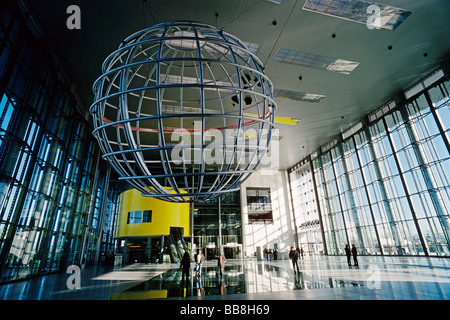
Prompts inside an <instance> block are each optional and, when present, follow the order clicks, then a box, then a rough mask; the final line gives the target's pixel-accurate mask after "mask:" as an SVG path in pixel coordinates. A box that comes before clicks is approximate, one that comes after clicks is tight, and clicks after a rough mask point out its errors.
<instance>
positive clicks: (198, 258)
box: [195, 249, 205, 277]
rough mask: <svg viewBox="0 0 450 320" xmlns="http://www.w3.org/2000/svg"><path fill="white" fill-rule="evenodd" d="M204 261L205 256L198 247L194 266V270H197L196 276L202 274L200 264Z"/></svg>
mask: <svg viewBox="0 0 450 320" xmlns="http://www.w3.org/2000/svg"><path fill="white" fill-rule="evenodd" d="M204 261H205V256H204V255H203V253H202V250H201V249H198V251H197V256H196V257H195V262H196V263H197V264H196V266H195V271H196V272H197V277H201V276H202V264H203V262H204Z"/></svg>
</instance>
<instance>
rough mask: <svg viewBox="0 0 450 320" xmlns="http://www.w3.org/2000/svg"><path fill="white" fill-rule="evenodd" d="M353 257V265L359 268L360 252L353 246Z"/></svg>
mask: <svg viewBox="0 0 450 320" xmlns="http://www.w3.org/2000/svg"><path fill="white" fill-rule="evenodd" d="M352 255H353V263H354V265H355V266H358V252H357V251H356V247H355V245H354V244H352Z"/></svg>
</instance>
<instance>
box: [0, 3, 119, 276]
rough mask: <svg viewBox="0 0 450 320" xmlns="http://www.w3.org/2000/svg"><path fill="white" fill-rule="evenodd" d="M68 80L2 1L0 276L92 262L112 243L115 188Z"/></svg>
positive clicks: (17, 14) (19, 17)
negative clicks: (110, 188)
mask: <svg viewBox="0 0 450 320" xmlns="http://www.w3.org/2000/svg"><path fill="white" fill-rule="evenodd" d="M69 86H70V83H69V82H68V81H66V80H65V78H64V76H63V74H62V73H61V70H60V69H59V68H58V67H57V65H56V63H55V61H54V59H53V58H52V57H51V56H50V55H49V54H47V53H46V48H45V42H44V41H42V40H41V39H39V38H36V37H35V36H33V35H32V34H31V33H30V31H29V30H28V28H27V23H26V22H25V21H24V20H22V14H21V12H20V10H19V8H18V7H14V5H11V6H10V8H3V9H1V12H0V270H1V275H0V281H9V280H15V279H20V278H26V277H29V276H32V275H38V274H45V273H49V272H54V271H58V270H65V269H66V268H67V266H69V265H72V264H91V263H93V261H94V259H95V258H96V255H98V253H99V248H101V249H102V250H108V249H109V250H110V249H111V245H112V241H113V227H114V221H113V220H114V212H115V201H116V199H115V198H114V194H115V193H114V192H108V184H109V177H110V174H109V171H108V170H105V169H103V170H99V169H98V164H99V149H98V147H97V144H96V141H95V140H94V139H93V138H92V137H91V131H92V128H91V125H90V124H89V122H88V120H87V119H86V118H85V117H84V112H83V108H82V107H81V106H80V104H79V103H78V102H77V99H76V98H75V96H74V95H73V94H72V93H71V92H70V90H69V89H68V88H69ZM110 191H111V190H110ZM107 194H108V195H109V196H107ZM83 258H84V259H83Z"/></svg>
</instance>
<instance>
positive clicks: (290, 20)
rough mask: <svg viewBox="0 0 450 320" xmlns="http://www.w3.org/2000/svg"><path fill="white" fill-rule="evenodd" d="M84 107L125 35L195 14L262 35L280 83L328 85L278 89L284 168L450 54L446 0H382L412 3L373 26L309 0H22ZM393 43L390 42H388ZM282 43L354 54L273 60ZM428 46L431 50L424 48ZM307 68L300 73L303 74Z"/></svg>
mask: <svg viewBox="0 0 450 320" xmlns="http://www.w3.org/2000/svg"><path fill="white" fill-rule="evenodd" d="M23 3H24V4H25V5H26V6H27V7H28V8H29V10H30V12H31V14H32V16H33V18H34V19H35V21H36V22H37V24H38V25H39V26H40V28H41V30H42V33H43V35H44V36H45V37H46V39H47V41H48V43H49V47H50V48H51V49H52V50H53V51H54V52H55V55H56V56H57V57H58V59H59V61H60V62H61V64H62V65H63V67H64V70H65V71H66V73H67V76H68V77H69V78H70V79H72V80H73V81H74V83H75V84H76V91H77V94H78V95H79V97H80V99H81V100H82V101H83V103H84V104H85V106H86V107H89V106H90V104H91V102H92V99H93V94H92V89H91V86H92V83H93V82H94V81H95V79H96V78H97V77H98V76H99V75H100V73H101V65H102V62H103V60H104V59H105V58H106V56H107V55H108V54H109V53H111V52H112V51H113V50H115V49H116V48H117V47H118V45H119V44H120V42H121V41H122V40H123V39H124V38H125V37H126V36H128V35H130V34H132V33H134V32H136V31H138V30H140V29H142V28H144V27H148V26H151V25H153V24H155V23H159V22H162V21H169V20H194V21H199V22H205V23H208V24H211V25H214V26H216V27H219V28H222V29H223V30H224V31H226V32H229V33H231V34H233V35H235V36H237V37H238V38H240V39H241V40H243V41H247V42H252V43H255V44H260V49H259V51H258V53H257V55H258V57H259V58H260V60H261V61H262V62H263V63H264V64H265V66H266V70H265V71H266V74H267V75H268V76H269V77H270V79H271V80H272V81H273V83H274V86H275V88H276V89H279V90H287V91H293V92H300V93H313V94H320V95H324V96H325V98H324V99H322V100H320V102H318V103H316V102H305V101H297V100H289V99H281V98H279V99H277V103H278V113H277V116H281V117H292V118H297V119H300V122H299V124H298V125H295V126H293V125H288V124H278V128H279V130H280V136H282V139H281V143H280V154H282V155H283V156H282V157H280V169H286V168H289V167H291V166H293V165H294V164H295V163H297V162H298V161H300V160H301V159H302V158H304V157H306V156H307V155H309V154H310V153H311V152H314V151H315V150H317V149H318V148H320V147H321V146H322V145H324V144H326V143H327V142H329V141H330V140H331V139H333V138H334V137H335V136H336V135H339V134H340V133H342V132H343V131H345V130H346V129H347V128H349V127H350V126H351V125H352V124H354V123H356V122H358V121H359V120H360V118H361V117H364V116H367V115H368V114H370V113H371V112H372V111H374V110H375V109H377V108H379V107H381V106H382V105H383V104H384V103H386V102H388V101H389V100H391V99H392V98H395V97H396V96H397V95H398V94H399V93H401V92H402V91H403V90H405V89H407V88H408V87H410V86H411V85H413V84H414V83H415V82H416V81H418V80H420V79H421V78H423V77H425V76H426V75H427V74H429V73H430V72H432V71H433V70H435V69H436V68H437V67H439V66H440V65H441V64H442V63H443V62H444V61H446V60H448V58H449V56H450V22H449V21H450V19H448V17H449V16H450V2H449V1H448V0H433V1H410V0H394V1H386V3H388V4H389V5H390V6H395V7H398V8H403V9H406V10H410V11H412V14H411V15H410V16H409V17H408V18H407V19H406V20H405V21H404V22H403V23H402V24H401V25H400V26H399V27H398V28H396V29H395V30H386V29H380V30H370V29H369V28H367V26H366V25H364V24H361V23H355V22H351V21H347V20H343V19H339V18H335V17H331V16H326V15H323V14H318V13H315V12H311V11H305V10H303V9H302V7H303V5H304V3H305V1H304V0H283V1H282V3H281V4H276V3H272V2H269V1H265V0H246V1H241V0H231V1H230V0H227V1H218V0H164V1H160V0H146V1H143V0H127V1H124V0H97V1H88V0H82V1H81V0H80V1H72V0H70V1H68V0H39V1H35V0H33V1H32V0H23ZM71 4H76V5H78V6H79V7H80V9H81V30H69V29H68V28H67V27H66V19H67V18H68V16H69V15H68V14H67V13H66V9H67V7H68V6H69V5H71ZM390 46H392V47H391V49H389V47H390ZM280 48H286V49H290V50H296V51H305V52H310V53H314V54H316V55H324V56H328V57H333V58H339V59H345V60H351V61H355V62H358V63H359V65H358V66H357V68H356V69H355V70H354V71H353V72H351V73H350V74H339V73H336V72H331V71H327V70H320V69H314V68H309V67H305V66H302V65H292V64H286V63H282V62H279V61H275V55H276V53H277V52H278V50H279V49H280ZM425 53H426V54H427V55H426V57H425V56H424V54H425ZM299 77H301V80H299Z"/></svg>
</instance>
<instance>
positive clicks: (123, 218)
mask: <svg viewBox="0 0 450 320" xmlns="http://www.w3.org/2000/svg"><path fill="white" fill-rule="evenodd" d="M139 210H152V221H151V222H147V223H142V222H141V223H132V224H127V219H128V212H131V211H139ZM170 227H180V228H184V233H183V235H184V236H190V235H191V219H190V204H189V203H185V202H181V203H173V202H168V201H163V200H159V199H156V198H151V197H143V196H142V195H141V192H140V191H138V190H136V189H130V190H127V191H125V192H123V193H122V203H121V207H120V220H119V228H118V232H117V237H135V236H152V235H169V234H170Z"/></svg>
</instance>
